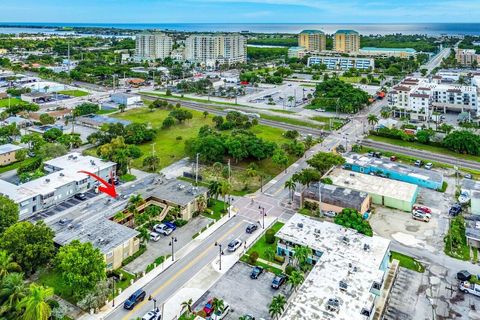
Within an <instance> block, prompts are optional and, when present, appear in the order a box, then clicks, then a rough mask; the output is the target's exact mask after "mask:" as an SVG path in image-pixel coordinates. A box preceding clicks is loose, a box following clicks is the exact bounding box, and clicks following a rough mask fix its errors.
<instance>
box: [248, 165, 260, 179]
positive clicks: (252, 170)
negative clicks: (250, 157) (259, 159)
mask: <svg viewBox="0 0 480 320" xmlns="http://www.w3.org/2000/svg"><path fill="white" fill-rule="evenodd" d="M257 174H258V171H257V170H256V169H255V168H252V167H248V168H247V176H249V177H252V178H253V177H255V176H256V175H257Z"/></svg>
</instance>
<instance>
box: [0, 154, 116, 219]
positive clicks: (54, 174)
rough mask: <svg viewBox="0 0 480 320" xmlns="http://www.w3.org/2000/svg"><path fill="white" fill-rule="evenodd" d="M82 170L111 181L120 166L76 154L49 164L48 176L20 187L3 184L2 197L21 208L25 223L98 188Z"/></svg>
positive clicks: (65, 156) (46, 163) (0, 192)
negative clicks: (76, 195) (68, 200)
mask: <svg viewBox="0 0 480 320" xmlns="http://www.w3.org/2000/svg"><path fill="white" fill-rule="evenodd" d="M81 170H85V171H89V172H93V173H95V174H96V175H98V176H100V177H101V178H103V179H106V180H108V179H109V177H110V174H115V171H116V164H115V163H114V162H110V161H103V160H101V159H98V158H95V157H91V156H83V155H81V154H80V153H78V152H72V153H69V154H67V155H64V156H61V157H58V158H55V159H52V160H49V161H46V162H45V163H44V171H45V172H46V173H47V174H46V175H45V176H43V177H41V178H38V179H35V180H32V181H29V182H26V183H24V184H20V185H15V184H12V183H10V182H7V181H4V180H0V194H3V195H5V196H7V197H9V198H10V199H12V200H13V201H14V202H15V203H17V204H18V205H19V210H20V212H19V213H20V219H21V220H24V219H27V218H29V217H31V216H32V215H34V214H35V213H38V212H40V211H42V210H45V209H48V208H50V207H53V206H55V205H57V204H59V203H61V202H63V201H65V200H66V199H68V198H71V197H73V196H74V195H75V194H77V193H82V192H86V191H87V190H90V189H93V188H95V187H96V182H95V180H94V179H93V178H91V177H90V176H88V175H86V174H85V173H80V172H79V171H81Z"/></svg>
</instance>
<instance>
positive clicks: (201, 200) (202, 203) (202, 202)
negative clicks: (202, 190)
mask: <svg viewBox="0 0 480 320" xmlns="http://www.w3.org/2000/svg"><path fill="white" fill-rule="evenodd" d="M206 208H207V200H206V199H205V197H204V196H203V195H202V196H200V197H198V198H197V211H198V212H200V213H203V212H204V211H205V209H206Z"/></svg>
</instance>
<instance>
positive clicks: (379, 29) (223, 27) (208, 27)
mask: <svg viewBox="0 0 480 320" xmlns="http://www.w3.org/2000/svg"><path fill="white" fill-rule="evenodd" d="M4 26H9V27H8V28H5V27H4ZM23 26H29V28H22V27H23ZM46 26H48V27H51V28H44V27H46ZM54 27H104V28H119V29H135V30H146V29H158V30H175V31H187V32H194V31H196V32H218V31H221V32H240V31H248V32H253V33H255V32H258V33H299V32H300V31H302V30H304V29H319V30H322V31H324V32H326V33H334V32H335V31H336V30H338V29H353V30H356V31H358V32H360V33H361V34H363V35H371V34H374V35H375V34H380V35H385V34H394V33H401V34H426V35H432V36H439V35H480V23H415V24H410V23H405V24H400V23H395V24H393V23H392V24H385V23H382V24H380V23H366V24H340V23H339V24H321V23H248V24H243V23H146V24H136V23H131V24H125V23H46V22H45V23H27V22H0V33H23V32H25V33H49V34H51V33H62V34H63V33H65V34H66V33H70V32H66V31H59V30H55V29H54Z"/></svg>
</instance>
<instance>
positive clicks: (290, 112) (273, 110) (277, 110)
mask: <svg viewBox="0 0 480 320" xmlns="http://www.w3.org/2000/svg"><path fill="white" fill-rule="evenodd" d="M268 111H272V112H277V113H284V114H294V113H296V112H295V111H290V110H281V109H268Z"/></svg>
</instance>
